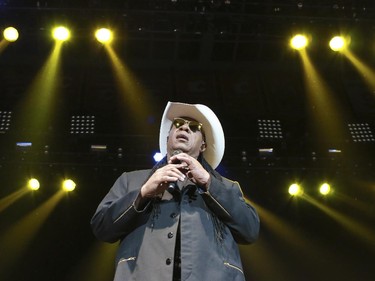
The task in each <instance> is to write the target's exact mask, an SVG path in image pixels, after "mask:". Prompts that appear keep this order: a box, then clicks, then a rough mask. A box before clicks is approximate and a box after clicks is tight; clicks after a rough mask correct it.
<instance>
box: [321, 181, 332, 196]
mask: <svg viewBox="0 0 375 281" xmlns="http://www.w3.org/2000/svg"><path fill="white" fill-rule="evenodd" d="M319 192H320V194H322V195H328V194H330V193H331V192H332V189H331V186H330V185H329V184H328V183H323V184H321V185H320V187H319Z"/></svg>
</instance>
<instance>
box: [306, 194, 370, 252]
mask: <svg viewBox="0 0 375 281" xmlns="http://www.w3.org/2000/svg"><path fill="white" fill-rule="evenodd" d="M302 198H303V199H304V200H306V201H307V202H309V203H310V204H312V205H314V206H315V207H317V208H318V209H319V210H321V211H323V212H324V213H325V214H326V215H328V216H330V217H331V218H333V219H334V220H335V221H337V222H338V223H340V224H341V225H342V226H344V227H345V228H346V229H347V230H349V231H351V232H352V233H353V234H355V235H357V236H359V237H361V238H362V239H363V240H365V241H366V242H367V243H369V244H371V245H372V246H373V250H375V232H374V231H372V230H370V229H368V228H367V227H365V226H363V225H362V224H360V223H358V222H356V221H355V220H353V219H351V218H349V217H347V216H345V215H343V214H341V213H339V212H338V211H336V210H334V209H332V208H329V207H327V206H325V205H323V204H321V203H320V202H318V201H317V200H315V199H314V198H312V197H310V196H308V195H307V194H304V195H302Z"/></svg>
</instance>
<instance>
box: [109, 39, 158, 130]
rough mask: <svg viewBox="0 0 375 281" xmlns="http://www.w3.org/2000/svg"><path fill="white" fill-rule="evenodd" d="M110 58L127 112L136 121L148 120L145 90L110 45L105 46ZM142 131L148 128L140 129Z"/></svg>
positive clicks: (148, 105) (147, 102) (149, 109)
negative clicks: (131, 112) (133, 116)
mask: <svg viewBox="0 0 375 281" xmlns="http://www.w3.org/2000/svg"><path fill="white" fill-rule="evenodd" d="M104 47H105V50H106V51H107V52H108V55H109V58H110V60H111V63H112V67H113V69H114V74H115V78H116V81H117V86H118V88H119V90H120V92H121V94H122V97H123V98H124V106H125V107H126V109H127V110H131V111H133V113H134V115H135V118H134V120H137V118H139V120H146V119H147V114H148V113H150V112H151V108H150V103H149V101H148V98H147V95H146V91H145V89H143V87H142V86H141V85H139V82H138V81H137V79H136V78H135V76H134V75H133V74H132V73H131V71H130V70H129V69H128V68H127V67H126V65H125V64H123V63H122V62H121V60H120V58H119V57H118V56H117V54H116V53H115V52H114V50H113V48H112V47H111V46H110V45H105V46H104ZM139 129H140V130H145V132H147V131H146V128H143V127H140V128H139Z"/></svg>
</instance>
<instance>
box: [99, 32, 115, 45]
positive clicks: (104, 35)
mask: <svg viewBox="0 0 375 281" xmlns="http://www.w3.org/2000/svg"><path fill="white" fill-rule="evenodd" d="M95 38H96V40H98V41H99V42H100V43H102V44H106V43H110V42H111V41H112V39H113V35H112V31H110V30H109V29H107V28H100V29H98V30H97V31H96V32H95Z"/></svg>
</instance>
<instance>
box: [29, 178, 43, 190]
mask: <svg viewBox="0 0 375 281" xmlns="http://www.w3.org/2000/svg"><path fill="white" fill-rule="evenodd" d="M27 187H28V188H29V189H31V190H38V189H39V187H40V184H39V181H38V180H37V179H34V178H32V179H30V180H29V182H28V183H27Z"/></svg>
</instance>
